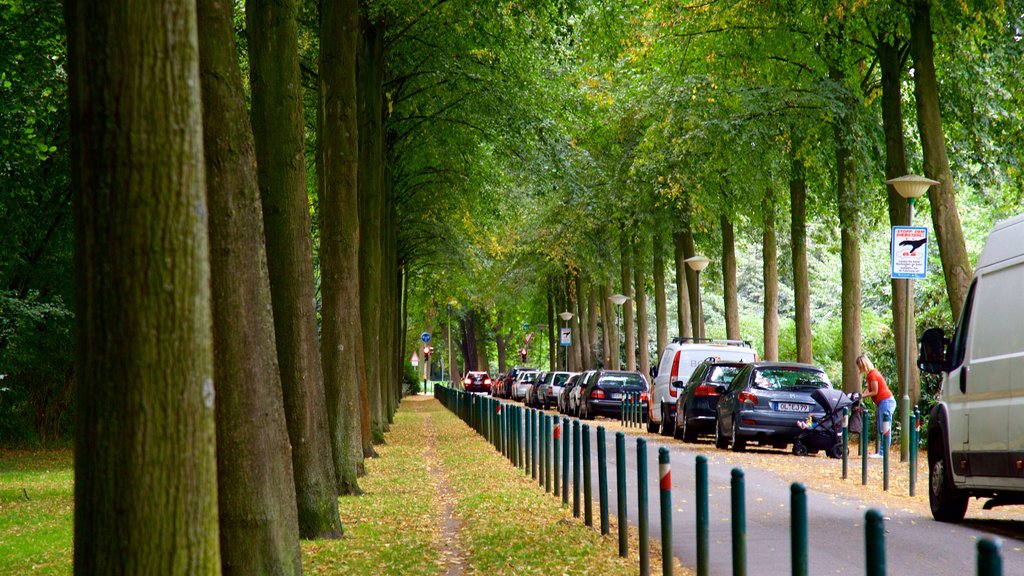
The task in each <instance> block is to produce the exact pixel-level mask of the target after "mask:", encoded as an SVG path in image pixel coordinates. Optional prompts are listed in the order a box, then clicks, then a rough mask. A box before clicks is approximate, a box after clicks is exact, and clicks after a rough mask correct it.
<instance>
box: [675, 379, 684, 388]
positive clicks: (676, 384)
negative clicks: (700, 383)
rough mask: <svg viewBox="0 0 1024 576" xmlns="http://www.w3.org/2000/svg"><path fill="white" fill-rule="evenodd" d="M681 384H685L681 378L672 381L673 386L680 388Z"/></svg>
mask: <svg viewBox="0 0 1024 576" xmlns="http://www.w3.org/2000/svg"><path fill="white" fill-rule="evenodd" d="M683 386H686V382H683V381H682V380H676V381H675V382H673V383H672V387H673V388H682V387H683Z"/></svg>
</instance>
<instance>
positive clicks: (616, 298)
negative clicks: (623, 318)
mask: <svg viewBox="0 0 1024 576" xmlns="http://www.w3.org/2000/svg"><path fill="white" fill-rule="evenodd" d="M608 299H609V300H611V301H612V304H615V305H616V306H622V305H623V304H625V303H626V300H629V297H628V296H624V295H622V294H612V295H611V296H609V297H608Z"/></svg>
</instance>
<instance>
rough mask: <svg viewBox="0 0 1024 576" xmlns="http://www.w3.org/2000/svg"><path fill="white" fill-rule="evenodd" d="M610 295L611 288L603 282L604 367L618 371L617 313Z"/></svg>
mask: <svg viewBox="0 0 1024 576" xmlns="http://www.w3.org/2000/svg"><path fill="white" fill-rule="evenodd" d="M611 295H612V289H611V286H609V285H608V281H607V280H605V282H604V283H603V284H601V297H600V298H599V301H600V304H601V326H602V328H603V330H604V362H603V364H604V367H605V369H607V370H619V358H620V355H619V327H618V324H617V322H616V314H617V313H618V311H617V310H616V309H615V306H614V305H613V304H612V303H611V300H609V298H610V297H611Z"/></svg>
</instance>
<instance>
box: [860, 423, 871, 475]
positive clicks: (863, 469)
mask: <svg viewBox="0 0 1024 576" xmlns="http://www.w3.org/2000/svg"><path fill="white" fill-rule="evenodd" d="M870 443H871V413H870V412H868V411H867V410H865V411H864V428H863V429H862V430H861V432H860V483H861V485H863V486H867V485H868V444H870Z"/></svg>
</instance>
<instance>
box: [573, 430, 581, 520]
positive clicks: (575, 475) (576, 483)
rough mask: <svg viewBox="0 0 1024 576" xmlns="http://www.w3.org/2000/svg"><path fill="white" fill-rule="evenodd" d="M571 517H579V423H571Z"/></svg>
mask: <svg viewBox="0 0 1024 576" xmlns="http://www.w3.org/2000/svg"><path fill="white" fill-rule="evenodd" d="M572 516H573V518H579V517H580V421H579V420H573V421H572Z"/></svg>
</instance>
